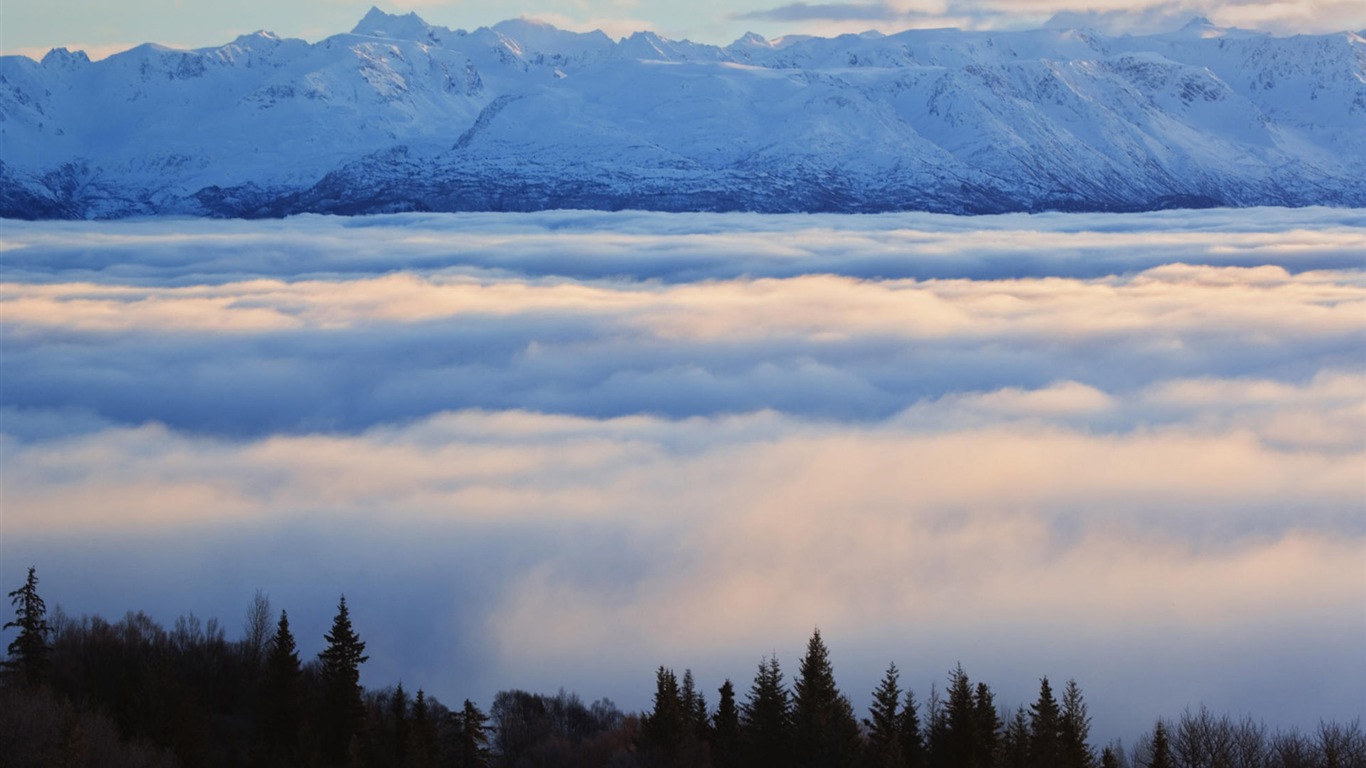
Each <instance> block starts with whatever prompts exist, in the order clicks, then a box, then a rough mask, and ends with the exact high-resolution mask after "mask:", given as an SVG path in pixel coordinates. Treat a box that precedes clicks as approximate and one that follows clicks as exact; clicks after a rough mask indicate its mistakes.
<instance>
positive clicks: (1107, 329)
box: [0, 209, 1366, 739]
mask: <svg viewBox="0 0 1366 768" xmlns="http://www.w3.org/2000/svg"><path fill="white" fill-rule="evenodd" d="M0 345H2V346H0V353H3V371H2V372H0V373H2V378H0V462H2V463H3V470H0V471H2V472H3V477H2V478H0V479H2V480H3V497H2V499H0V501H2V502H3V504H0V506H3V518H2V520H3V529H4V530H3V532H4V536H3V541H0V554H3V558H2V560H3V562H2V563H0V576H3V578H4V584H5V585H7V587H12V586H14V585H17V584H18V583H19V582H21V581H22V578H23V569H24V568H26V567H27V566H28V565H30V564H33V565H36V566H37V567H38V572H39V575H40V577H41V578H42V579H43V581H42V585H43V587H44V594H45V596H46V597H47V599H48V601H49V604H57V603H60V604H61V605H62V606H63V607H64V609H65V610H67V611H68V612H70V613H77V614H79V613H86V612H99V613H102V614H104V615H106V616H109V617H113V616H117V615H118V614H119V613H121V612H122V611H123V610H125V609H130V608H133V609H136V608H146V609H148V610H149V611H150V612H152V613H153V614H154V615H155V616H157V617H158V618H160V619H161V620H163V621H167V622H169V621H171V620H173V619H174V617H175V616H176V615H178V614H180V613H185V612H189V611H191V610H193V611H196V612H198V613H200V614H201V615H206V614H207V615H216V616H218V617H219V618H221V619H223V620H224V621H225V623H227V624H228V626H229V628H230V630H235V628H236V626H237V623H238V622H239V621H240V617H241V615H242V612H243V611H244V610H245V606H246V604H247V602H248V601H249V600H250V598H251V595H252V592H253V590H254V589H256V588H262V589H264V590H265V591H266V592H268V593H269V594H270V596H271V598H272V600H273V601H274V603H275V605H276V607H277V608H278V607H283V608H287V609H288V610H289V612H290V616H291V620H292V623H293V624H294V626H295V627H296V634H297V635H298V636H299V637H300V644H301V648H302V650H303V651H304V653H305V654H309V653H315V652H316V651H317V650H319V649H320V647H321V635H322V632H323V631H324V630H325V629H326V625H327V622H328V620H329V619H330V616H331V613H332V611H333V609H334V607H335V603H336V597H337V595H338V593H341V592H345V593H346V594H347V597H348V602H349V603H350V604H351V606H352V610H353V616H354V618H355V620H356V624H357V628H358V630H359V632H360V633H361V635H362V637H363V638H364V639H366V640H367V641H368V642H369V647H368V651H369V652H370V653H371V657H372V660H371V662H370V663H369V664H368V665H367V668H366V670H365V680H366V682H368V683H370V684H373V685H382V684H389V683H393V682H396V681H398V680H399V679H402V680H403V681H404V683H405V686H407V687H409V688H415V687H417V686H423V687H426V688H427V689H428V690H429V691H430V692H433V693H435V694H436V695H437V696H438V697H440V698H443V699H446V700H450V701H459V700H460V699H463V698H465V697H470V698H474V699H476V700H479V701H481V702H483V703H485V704H487V703H488V701H489V700H490V699H491V697H492V694H493V693H494V692H495V691H497V690H499V689H501V688H511V687H522V688H527V689H532V690H540V691H554V690H555V689H557V688H559V687H560V686H565V687H567V688H570V689H574V690H577V691H578V692H579V693H581V694H582V695H583V696H585V697H586V698H590V699H592V698H596V697H598V696H602V695H608V696H611V697H612V698H614V699H616V700H617V701H618V703H620V704H622V705H623V706H624V707H626V708H627V709H639V708H643V707H645V706H646V705H647V703H648V697H649V694H650V692H651V689H650V685H651V681H652V679H653V678H652V670H653V668H654V667H655V666H656V665H658V664H665V665H668V666H671V667H676V668H678V669H680V670H681V669H682V668H684V667H692V668H693V669H694V670H695V672H697V673H698V676H699V682H700V683H702V684H703V685H705V686H706V687H707V688H708V689H709V690H710V691H712V692H714V690H715V688H716V686H718V685H719V684H720V683H721V680H722V679H723V678H724V677H727V676H729V677H731V678H733V679H735V681H736V683H737V685H738V687H740V688H741V689H742V690H743V689H744V688H746V687H747V685H748V682H749V679H750V678H751V677H752V674H753V671H754V668H755V665H756V664H757V663H758V661H759V660H760V657H761V656H763V655H765V654H771V653H777V655H778V656H779V658H780V660H781V661H783V662H786V664H787V666H788V668H789V670H792V671H795V666H796V660H797V657H798V655H799V653H800V650H801V648H802V647H803V645H804V643H805V640H806V637H807V636H808V635H809V634H810V631H811V629H812V628H813V627H815V626H817V625H818V626H819V627H820V628H821V629H822V632H823V634H824V635H825V637H826V640H827V642H828V643H829V644H830V645H831V646H832V650H833V658H834V661H835V664H836V672H837V674H838V675H839V678H840V681H841V683H842V684H843V685H844V687H845V689H846V692H847V693H849V694H850V695H851V697H852V698H853V699H854V701H855V704H856V705H857V706H859V707H862V706H863V705H864V704H865V703H866V700H867V696H868V692H869V691H871V689H872V687H873V686H874V685H875V683H876V680H877V678H878V677H880V675H881V673H882V671H883V670H884V669H885V667H886V664H887V662H889V661H891V660H893V659H895V660H896V662H897V663H898V665H899V666H900V667H901V668H902V669H903V680H904V682H906V683H909V684H910V685H912V686H913V687H914V688H916V690H917V691H918V692H919V693H920V694H921V698H922V699H923V698H924V694H925V693H927V692H928V686H929V685H930V683H931V682H935V681H937V682H939V683H940V684H941V685H942V681H943V680H944V678H945V675H946V674H947V672H948V671H949V670H950V669H952V668H953V666H954V665H955V664H956V663H958V662H962V663H963V665H964V667H965V669H966V670H967V671H968V673H969V675H970V676H972V677H973V678H974V679H979V678H982V679H986V680H987V681H988V682H991V683H992V684H993V685H994V687H995V688H996V689H997V696H998V701H1001V702H1002V703H1004V704H1007V705H1010V706H1013V705H1014V704H1016V703H1020V702H1025V701H1027V700H1030V699H1032V697H1033V695H1034V694H1035V692H1036V691H1037V685H1038V678H1039V677H1040V676H1041V675H1045V674H1046V675H1049V676H1051V677H1052V678H1054V679H1055V680H1056V679H1065V678H1067V677H1076V678H1077V679H1078V681H1079V682H1080V683H1081V684H1082V687H1083V690H1084V691H1086V692H1087V694H1088V697H1089V698H1090V699H1091V700H1092V704H1091V706H1092V712H1093V715H1094V716H1095V718H1096V723H1097V731H1098V734H1099V735H1103V736H1104V737H1106V738H1109V737H1112V736H1123V737H1125V738H1127V739H1131V738H1132V737H1133V736H1136V735H1137V733H1138V731H1139V730H1141V729H1142V728H1144V727H1146V726H1147V725H1150V724H1151V721H1152V719H1153V718H1155V717H1157V716H1158V715H1175V714H1178V713H1179V712H1180V711H1181V709H1183V708H1184V707H1186V706H1187V705H1193V706H1195V705H1198V704H1200V703H1201V702H1204V703H1206V704H1209V705H1210V706H1211V707H1213V708H1215V709H1217V710H1223V711H1228V712H1230V713H1234V714H1244V713H1250V714H1253V715H1254V716H1256V717H1258V718H1265V719H1266V720H1267V721H1268V722H1269V723H1271V724H1273V725H1280V724H1283V725H1298V726H1312V725H1314V724H1315V723H1317V721H1318V720H1319V719H1320V718H1328V719H1333V718H1337V719H1350V718H1351V717H1356V716H1359V715H1362V714H1364V713H1363V712H1362V710H1361V706H1362V702H1361V698H1360V691H1361V690H1363V689H1366V652H1363V650H1362V647H1361V644H1360V638H1361V637H1362V636H1363V632H1366V613H1364V612H1363V609H1362V606H1363V605H1366V352H1364V349H1366V347H1364V345H1366V211H1359V210H1331V209H1301V210H1271V209H1259V210H1250V211H1203V212H1189V211H1181V212H1164V213H1153V214H1141V215H1064V214H1047V215H1033V216H1028V215H1011V216H995V217H978V218H963V217H950V216H937V215H928V214H895V215H878V216H816V215H799V216H760V215H745V214H733V215H680V214H649V213H588V212H556V213H544V214H515V215H514V214H442V215H426V214H406V215H394V216H377V217H365V218H355V219H347V218H333V217H318V216H304V217H298V218H291V219H287V220H283V221H268V222H241V221H207V220H183V221H181V220H173V221H168V220H151V221H121V222H104V223H85V222H75V223H69V222H63V223H26V222H5V225H4V228H3V230H0ZM712 698H713V699H714V696H713V697H712Z"/></svg>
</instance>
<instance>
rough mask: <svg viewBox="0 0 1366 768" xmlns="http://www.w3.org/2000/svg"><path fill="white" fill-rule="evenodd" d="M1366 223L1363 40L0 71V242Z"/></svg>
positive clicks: (230, 57) (733, 50) (522, 41)
mask: <svg viewBox="0 0 1366 768" xmlns="http://www.w3.org/2000/svg"><path fill="white" fill-rule="evenodd" d="M1268 204H1269V205H1309V204H1329V205H1354V206H1361V205H1366V40H1363V38H1362V36H1361V35H1360V34H1357V33H1352V32H1344V33H1340V34H1335V35H1321V36H1297V37H1284V38H1282V37H1272V36H1268V35H1262V34H1255V33H1249V32H1243V31H1239V30H1224V29H1218V28H1215V27H1213V26H1212V25H1210V24H1209V23H1208V22H1206V21H1203V20H1196V21H1193V22H1192V23H1191V24H1190V25H1187V26H1186V27H1185V28H1183V29H1181V30H1178V31H1175V32H1172V33H1169V34H1163V35H1152V36H1145V37H1128V36H1125V37H1105V36H1101V35H1098V34H1096V33H1094V32H1091V31H1088V30H1084V29H1082V30H1075V29H1073V30H1069V29H1041V30H1033V31H1025V32H961V31H957V30H923V31H919V30H917V31H908V32H903V33H900V34H895V35H885V36H884V35H877V34H866V35H844V36H840V37H836V38H829V39H826V38H807V37H794V38H785V39H782V40H779V41H768V40H765V39H764V38H762V37H759V36H757V35H746V36H745V37H744V38H741V39H740V40H738V41H736V42H735V43H734V44H732V45H730V46H727V47H725V48H719V47H714V46H706V45H699V44H696V43H691V42H687V41H672V40H667V39H665V38H662V37H660V36H658V35H655V34H653V33H647V32H642V33H637V34H635V35H632V36H630V37H627V38H624V39H622V40H619V41H616V42H613V41H612V40H611V39H609V38H608V37H607V36H606V35H604V34H602V33H601V32H595V33H588V34H581V33H575V32H567V31H563V30H559V29H556V28H554V27H552V26H550V25H547V24H544V23H542V22H536V21H531V20H526V19H518V20H511V21H505V22H502V23H500V24H497V25H495V26H493V27H491V28H481V29H478V30H475V31H473V32H465V31H462V30H450V29H446V28H444V27H438V26H433V25H429V24H427V23H426V22H424V21H423V20H422V19H421V18H419V17H418V16H417V15H415V14H406V15H402V16H396V15H389V14H385V13H383V12H381V11H378V10H373V9H372V10H371V11H370V12H369V13H368V14H367V15H366V16H365V18H363V19H362V20H361V21H360V23H358V24H357V25H356V27H355V28H354V29H353V30H352V31H351V32H349V33H345V34H339V35H335V36H333V37H330V38H327V39H325V40H322V41H320V42H318V43H316V44H309V43H306V42H304V41H301V40H282V39H279V38H277V37H275V36H274V35H271V34H270V33H267V32H259V33H256V34H253V35H245V36H243V37H240V38H238V39H237V40H235V41H233V42H231V43H228V44H226V45H223V46H220V47H217V48H206V49H200V50H195V51H181V50H172V49H168V48H165V47H162V46H156V45H143V46H139V47H138V48H134V49H132V50H130V51H126V52H124V53H121V54H117V55H115V56H111V57H109V58H108V59H105V60H103V61H98V62H91V61H89V59H88V58H86V57H85V55H84V54H81V53H79V52H77V53H72V52H68V51H65V50H62V49H58V50H54V51H52V52H51V53H49V54H48V55H47V56H45V57H44V58H43V60H42V61H41V62H35V61H32V60H30V59H27V58H22V57H4V58H0V215H4V216H8V217H29V218H34V217H39V218H46V217H75V218H82V217H117V216H129V215H146V214H159V213H173V214H191V215H212V216H271V215H284V214H289V213H295V212H302V211H331V212H340V213H360V212H370V211H393V210H413V209H416V210H425V209H430V210H530V209H542V208H557V207H580V208H601V209H617V208H647V209H660V210H760V211H793V210H808V211H815V210H822V211H825V210H834V211H879V210H899V209H924V210H934V211H948V212H991V211H1009V210H1042V209H1063V210H1139V209H1152V208H1161V207H1170V206H1192V205H1268Z"/></svg>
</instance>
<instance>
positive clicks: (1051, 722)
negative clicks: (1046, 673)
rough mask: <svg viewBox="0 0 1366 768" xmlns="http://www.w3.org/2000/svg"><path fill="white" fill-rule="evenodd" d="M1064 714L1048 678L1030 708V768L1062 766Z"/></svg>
mask: <svg viewBox="0 0 1366 768" xmlns="http://www.w3.org/2000/svg"><path fill="white" fill-rule="evenodd" d="M1061 728H1062V714H1061V713H1060V712H1059V711H1058V702H1057V700H1056V699H1054V698H1053V688H1052V686H1050V685H1049V684H1048V678H1047V677H1045V678H1043V680H1042V681H1040V683H1039V700H1038V701H1036V702H1034V704H1033V706H1031V707H1030V708H1029V765H1030V768H1058V766H1060V765H1061V764H1062V762H1061V761H1062V744H1061Z"/></svg>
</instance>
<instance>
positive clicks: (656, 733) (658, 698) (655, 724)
mask: <svg viewBox="0 0 1366 768" xmlns="http://www.w3.org/2000/svg"><path fill="white" fill-rule="evenodd" d="M684 708H685V705H684V702H683V697H682V692H681V691H680V690H679V688H678V678H677V677H676V676H675V675H674V671H673V670H672V669H665V668H664V667H663V666H662V665H661V666H660V667H659V669H658V670H656V671H655V698H654V707H653V709H651V710H650V713H649V714H648V715H646V716H645V717H644V718H642V722H641V724H640V736H641V747H642V748H643V749H644V751H645V752H646V754H647V755H648V756H649V757H650V758H652V759H653V760H654V761H655V762H657V763H659V764H661V765H672V764H673V763H675V762H676V761H677V760H678V756H679V753H680V749H681V747H682V745H683V738H684V732H685V730H686V728H687V716H686V713H685V711H684Z"/></svg>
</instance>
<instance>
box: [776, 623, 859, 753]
mask: <svg viewBox="0 0 1366 768" xmlns="http://www.w3.org/2000/svg"><path fill="white" fill-rule="evenodd" d="M792 688H793V697H792V721H793V726H794V730H795V734H796V747H797V760H798V764H799V765H808V766H812V768H839V767H840V766H849V765H853V764H854V763H855V762H856V761H857V760H858V756H859V754H858V747H859V742H858V738H859V732H858V721H857V720H856V719H855V718H854V707H853V705H851V704H850V703H849V699H847V698H845V697H844V695H843V694H841V693H840V692H839V688H838V687H836V685H835V671H834V668H833V667H832V666H831V664H830V652H829V650H828V649H827V648H826V647H825V642H824V641H823V640H822V639H821V632H820V630H819V629H817V630H816V631H815V632H813V633H812V634H811V639H810V640H809V641H807V644H806V656H804V657H802V661H801V664H800V666H799V667H798V671H797V680H796V682H795V683H794V684H793V686H792Z"/></svg>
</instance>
